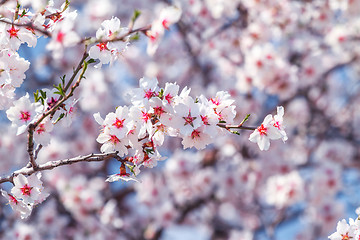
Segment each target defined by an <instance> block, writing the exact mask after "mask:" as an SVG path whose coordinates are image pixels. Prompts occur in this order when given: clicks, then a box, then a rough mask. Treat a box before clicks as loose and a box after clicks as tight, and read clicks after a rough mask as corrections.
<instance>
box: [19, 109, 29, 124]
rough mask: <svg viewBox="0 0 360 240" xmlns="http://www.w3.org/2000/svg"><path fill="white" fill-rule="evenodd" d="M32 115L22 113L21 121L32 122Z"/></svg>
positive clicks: (25, 112)
mask: <svg viewBox="0 0 360 240" xmlns="http://www.w3.org/2000/svg"><path fill="white" fill-rule="evenodd" d="M30 116H31V115H30V113H29V112H27V111H20V120H23V121H24V122H27V121H29V120H30Z"/></svg>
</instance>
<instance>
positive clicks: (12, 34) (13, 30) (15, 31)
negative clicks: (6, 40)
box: [7, 26, 20, 38]
mask: <svg viewBox="0 0 360 240" xmlns="http://www.w3.org/2000/svg"><path fill="white" fill-rule="evenodd" d="M19 31H20V29H16V28H15V27H14V26H11V28H10V29H9V30H7V32H8V33H9V34H10V38H12V37H17V36H18V32H19Z"/></svg>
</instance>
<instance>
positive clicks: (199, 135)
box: [181, 126, 213, 150]
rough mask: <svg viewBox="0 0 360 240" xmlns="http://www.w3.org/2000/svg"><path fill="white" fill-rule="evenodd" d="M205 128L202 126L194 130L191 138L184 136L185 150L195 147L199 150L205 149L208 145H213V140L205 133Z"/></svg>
mask: <svg viewBox="0 0 360 240" xmlns="http://www.w3.org/2000/svg"><path fill="white" fill-rule="evenodd" d="M204 129H205V127H204V126H201V127H199V128H197V129H194V130H193V131H192V133H191V134H190V136H184V139H183V140H182V142H181V143H182V144H183V146H184V149H186V148H190V147H195V148H196V149H197V150H201V149H204V148H205V147H206V146H207V145H208V144H210V143H212V142H213V140H212V139H211V137H210V136H209V135H208V134H206V133H205V131H204Z"/></svg>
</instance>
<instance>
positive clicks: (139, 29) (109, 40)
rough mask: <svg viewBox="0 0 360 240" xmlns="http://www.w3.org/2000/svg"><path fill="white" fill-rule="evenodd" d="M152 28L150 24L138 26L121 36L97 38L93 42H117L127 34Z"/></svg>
mask: <svg viewBox="0 0 360 240" xmlns="http://www.w3.org/2000/svg"><path fill="white" fill-rule="evenodd" d="M150 29H151V25H148V26H145V27H141V28H136V29H133V30H131V29H129V31H128V32H127V33H125V34H123V35H121V36H119V37H116V38H112V39H106V40H103V39H97V40H95V41H94V42H91V43H92V44H94V43H102V42H117V41H123V40H124V39H125V38H126V37H127V36H129V35H130V34H132V33H136V32H142V33H145V32H146V31H148V30H150ZM87 40H89V39H84V40H82V41H81V43H82V42H85V41H87Z"/></svg>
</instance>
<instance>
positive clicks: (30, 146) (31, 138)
mask: <svg viewBox="0 0 360 240" xmlns="http://www.w3.org/2000/svg"><path fill="white" fill-rule="evenodd" d="M87 57H88V53H86V52H85V53H84V55H83V57H82V59H81V62H80V63H79V65H78V67H77V68H76V70H75V71H74V73H73V75H72V76H71V78H70V80H69V83H68V84H67V86H66V88H65V91H64V92H65V93H66V90H67V89H68V88H69V87H70V85H71V83H72V82H73V81H74V78H75V77H76V75H77V74H78V72H79V71H80V69H81V68H83V70H82V72H81V74H80V76H79V79H78V80H77V82H76V83H75V84H74V86H72V87H71V90H70V92H69V93H68V94H67V95H66V96H65V97H60V98H59V101H58V102H57V103H56V104H55V105H54V106H53V107H52V108H50V109H49V110H48V111H46V112H45V113H43V114H42V116H41V117H40V118H39V119H38V120H37V121H36V122H35V123H32V124H30V125H29V128H28V147H27V152H28V154H29V158H30V159H29V162H30V163H31V165H32V167H33V169H34V170H37V169H38V165H37V163H36V161H35V158H34V131H35V129H36V127H37V126H39V124H40V123H41V122H42V121H43V120H44V119H45V118H46V117H47V116H49V115H52V114H54V113H55V112H56V110H57V109H58V108H59V107H60V106H61V105H62V104H63V103H64V102H65V101H66V100H68V99H69V98H70V97H71V96H72V95H73V93H74V90H75V89H76V88H77V87H78V86H79V84H80V81H81V79H82V78H83V77H84V74H85V71H86V69H87V63H86V64H83V63H84V61H85V59H86V58H87ZM36 155H37V153H36Z"/></svg>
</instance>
